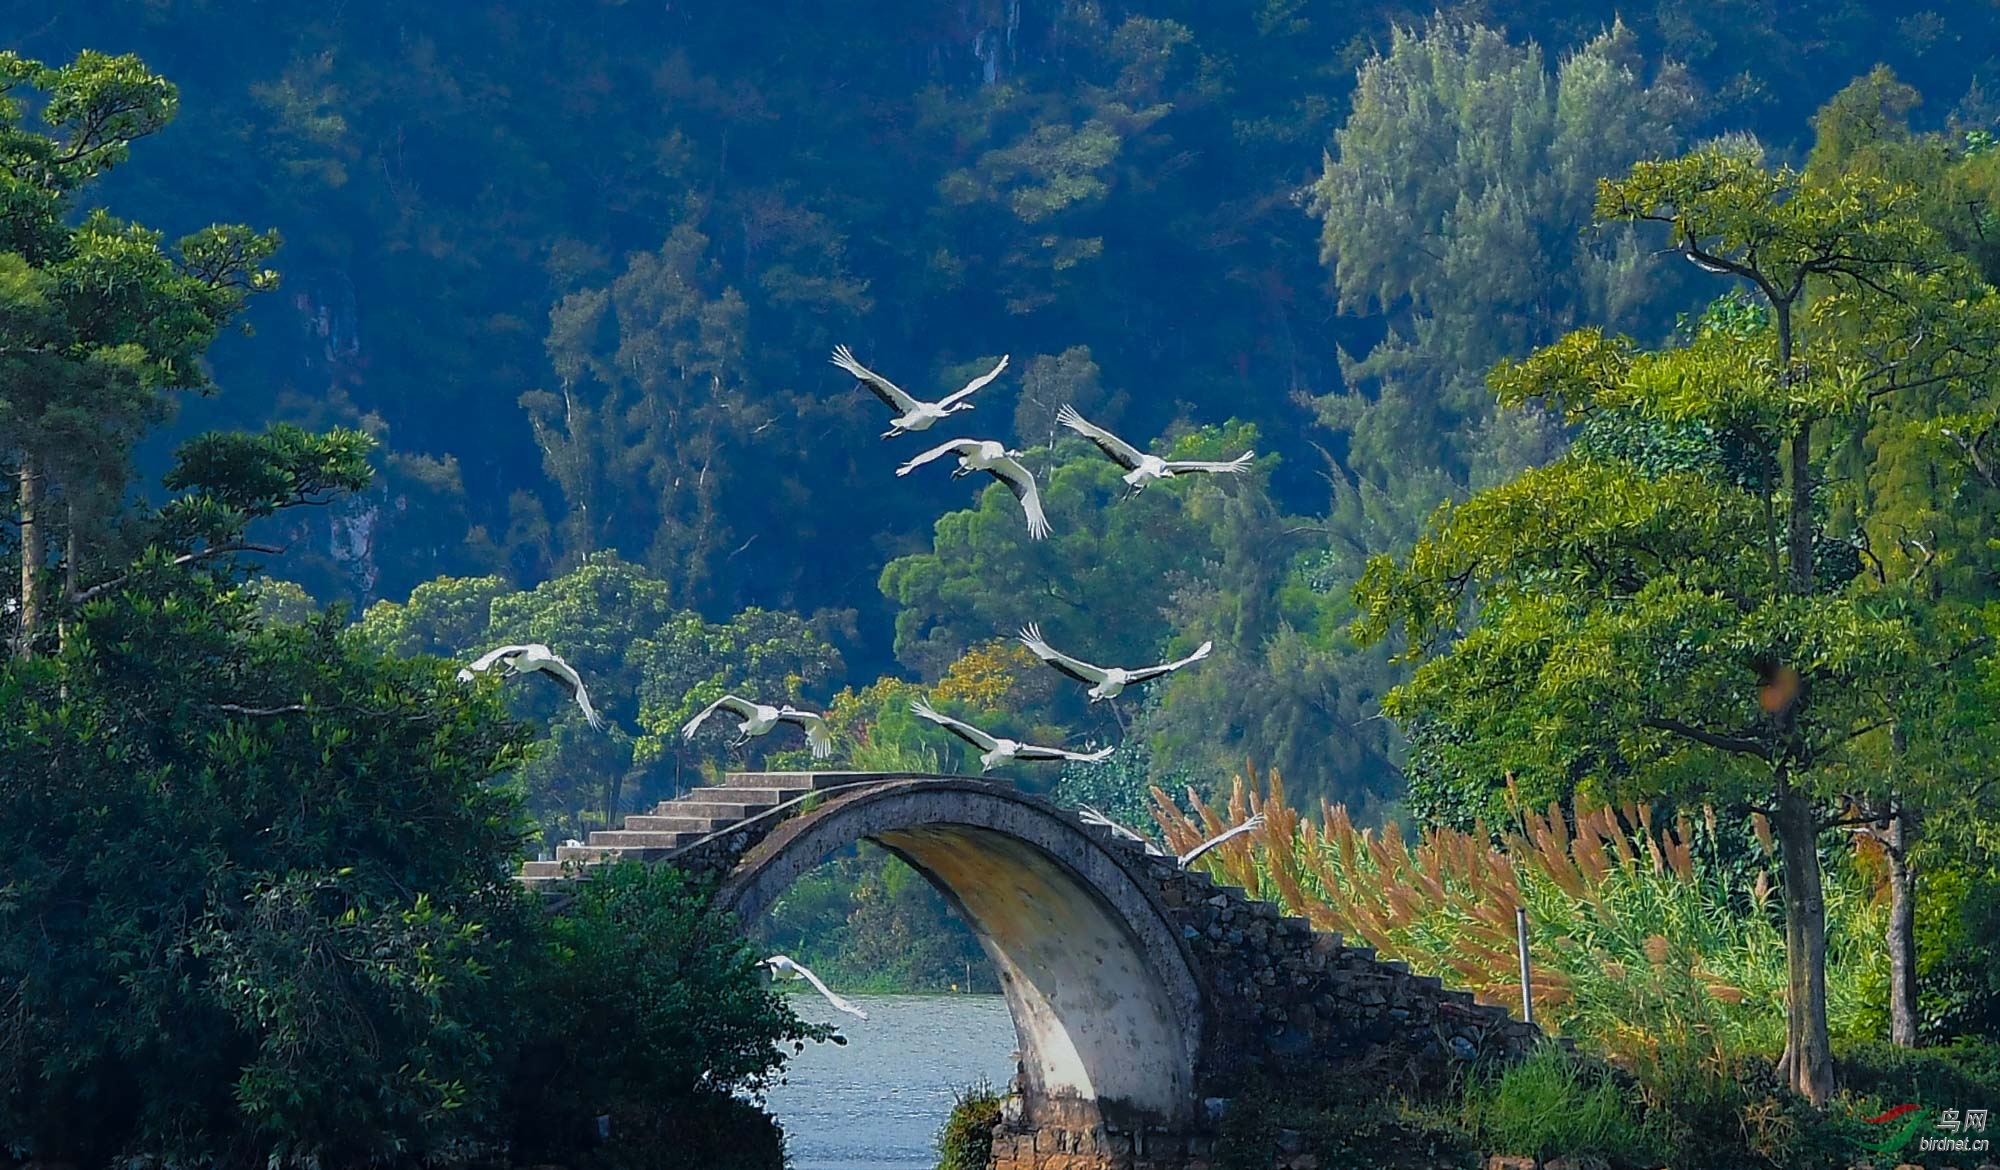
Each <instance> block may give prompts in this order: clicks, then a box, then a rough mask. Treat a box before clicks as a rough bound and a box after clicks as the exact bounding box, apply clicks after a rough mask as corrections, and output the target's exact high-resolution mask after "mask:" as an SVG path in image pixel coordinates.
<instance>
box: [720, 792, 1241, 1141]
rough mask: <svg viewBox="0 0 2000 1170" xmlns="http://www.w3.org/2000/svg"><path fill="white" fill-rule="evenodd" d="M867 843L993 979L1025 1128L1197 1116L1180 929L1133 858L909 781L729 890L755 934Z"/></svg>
mask: <svg viewBox="0 0 2000 1170" xmlns="http://www.w3.org/2000/svg"><path fill="white" fill-rule="evenodd" d="M864 840H865V841H872V842H874V843H875V844H877V845H880V846H881V847H882V848H884V849H886V850H888V851H889V852H891V853H893V854H895V855H896V856H897V857H899V858H901V859H902V860H903V861H904V862H906V863H908V864H909V865H910V866H911V867H912V868H913V869H915V870H916V871H917V872H918V873H919V874H921V875H923V877H924V878H925V879H926V880H928V881H929V882H930V883H931V884H932V885H933V886H934V887H935V888H936V889H937V890H938V891H939V892H940V893H941V894H942V895H943V896H944V898H945V899H946V901H947V902H949V903H950V905H951V907H952V909H953V910H954V911H955V912H956V913H958V915H959V916H960V917H961V918H962V919H963V920H964V921H965V922H966V923H967V924H968V925H969V926H970V927H971V929H972V932H973V934H974V936H975V937H976V938H977V939H978V940H979V943H980V947H981V949H983V950H984V951H985V952H986V955H987V957H988V959H989V960H990V961H991V962H992V964H993V967H994V969H995V970H996V972H997V973H998V975H999V981H1000V988H1001V993H1002V995H1003V996H1005V998H1006V1002H1007V1007H1008V1011H1009V1013H1010V1014H1011V1015H1012V1017H1013V1021H1014V1030H1015V1033H1016V1038H1017V1041H1018V1048H1019V1052H1020V1061H1021V1079H1022V1084H1021V1089H1022V1107H1023V1110H1024V1115H1025V1119H1026V1120H1028V1121H1030V1122H1035V1123H1047V1124H1062V1125H1073V1124H1081V1125H1085V1126H1088V1125H1092V1124H1094V1123H1097V1122H1103V1123H1107V1124H1110V1125H1113V1126H1116V1127H1118V1128H1122V1129H1140V1128H1157V1127H1169V1126H1176V1125H1179V1124H1182V1123H1184V1122H1185V1121H1187V1120H1188V1115H1189V1113H1190V1111H1191V1107H1192V1099H1193V1086H1194V1064H1195V1058H1196V1054H1197V1053H1198V1052H1199V1051H1200V1041H1201V1030H1202V1022H1203V1021H1202V1018H1201V1010H1202V1009H1201V1004H1202V1000H1201V996H1200V993H1199V988H1198V985H1197V983H1196V980H1195V976H1194V973H1193V970H1192V968H1191V966H1190V964H1189V961H1188V958H1187V955H1186V952H1185V950H1184V949H1183V946H1182V942H1181V939H1180V938H1179V935H1178V933H1177V928H1176V927H1175V926H1174V925H1173V924H1172V923H1171V921H1170V920H1169V919H1168V917H1167V915H1166V913H1165V911H1164V908H1163V907H1161V906H1160V905H1159V904H1158V902H1157V895H1156V894H1155V893H1153V892H1152V889H1151V887H1150V884H1149V883H1147V882H1145V881H1144V880H1142V879H1143V875H1140V874H1135V873H1134V872H1132V870H1131V869H1130V868H1128V867H1129V866H1131V865H1133V864H1143V863H1135V862H1134V861H1133V859H1131V858H1130V857H1128V856H1124V855H1123V852H1122V851H1120V852H1119V853H1114V852H1113V851H1112V850H1110V849H1107V848H1106V847H1105V845H1104V844H1103V843H1102V842H1101V841H1100V840H1098V839H1097V838H1096V837H1094V836H1093V835H1092V834H1091V833H1090V832H1089V831H1087V830H1085V829H1084V828H1083V827H1082V826H1081V825H1079V824H1078V823H1077V822H1076V821H1075V820H1074V819H1073V818H1070V817H1066V816H1064V815H1063V814H1061V813H1060V812H1058V811H1057V810H1056V809H1054V808H1053V807H1052V806H1049V805H1047V804H1045V803H1043V802H1041V801H1039V800H1035V799H1033V798H1030V797H1026V796H1024V795H1022V794H1020V793H1018V792H1014V791H1012V790H1010V789H1005V788H1002V787H1000V786H998V785H991V784H986V783H982V782H976V781H948V780H906V781H897V782H892V783H889V784H885V785H882V786H880V787H876V788H871V789H868V790H865V791H862V792H859V793H855V794H852V795H848V796H845V797H840V798H835V799H833V800H830V801H829V802H828V803H827V804H826V805H824V806H823V807H821V808H819V809H817V810H815V811H814V812H811V813H807V814H804V815H801V816H798V817H796V818H794V819H792V820H790V821H787V822H786V823H785V824H783V825H781V826H779V827H778V828H777V829H776V830H774V831H773V832H772V833H771V834H770V835H769V836H768V837H766V838H765V839H764V840H763V841H761V842H759V843H758V844H757V845H756V846H755V847H753V848H752V849H751V850H750V851H749V852H748V853H747V854H745V856H744V857H743V858H742V860H741V861H740V862H739V863H738V864H737V866H736V867H735V869H734V870H733V871H732V872H731V873H730V874H729V876H728V877H727V878H726V879H725V880H724V882H723V884H722V887H721V889H720V891H719V892H718V896H717V906H718V909H721V910H725V911H728V912H731V913H734V914H736V915H737V916H738V918H739V919H740V920H741V921H743V922H745V923H746V924H747V923H751V922H754V921H756V920H757V919H758V918H759V917H761V916H762V915H763V913H764V912H765V911H766V910H768V909H769V908H770V907H771V905H772V904H773V903H774V902H775V901H776V900H777V899H778V897H779V895H781V894H782V893H783V892H784V891H785V889H786V888H788V887H789V886H790V885H791V883H792V882H793V881H795V880H797V879H798V878H799V877H800V876H801V875H803V874H805V873H807V872H809V871H811V870H812V869H814V868H816V867H817V866H818V865H819V864H820V863H821V862H823V861H824V860H826V859H827V858H828V857H829V856H831V855H832V854H833V853H834V852H835V851H837V850H840V849H842V848H844V847H846V846H848V845H852V844H854V843H855V842H857V841H864Z"/></svg>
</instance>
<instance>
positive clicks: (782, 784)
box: [722, 772, 893, 793]
mask: <svg viewBox="0 0 2000 1170" xmlns="http://www.w3.org/2000/svg"><path fill="white" fill-rule="evenodd" d="M878 779H879V780H887V779H893V777H890V776H885V775H883V774H881V773H877V772H730V773H728V774H727V775H725V776H723V778H722V782H723V784H725V785H727V786H728V787H730V788H797V789H799V790H801V792H802V793H804V792H813V791H817V790H818V789H821V788H833V787H836V786H838V785H841V784H852V783H854V782H855V781H857V780H878Z"/></svg>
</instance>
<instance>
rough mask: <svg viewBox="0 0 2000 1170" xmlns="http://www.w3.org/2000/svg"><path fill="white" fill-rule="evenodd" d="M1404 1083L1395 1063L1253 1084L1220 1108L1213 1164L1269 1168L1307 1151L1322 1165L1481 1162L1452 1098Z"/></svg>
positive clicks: (1404, 1166)
mask: <svg viewBox="0 0 2000 1170" xmlns="http://www.w3.org/2000/svg"><path fill="white" fill-rule="evenodd" d="M1406 1088H1407V1087H1406V1086H1404V1085H1402V1084H1400V1083H1398V1082H1397V1080H1396V1078H1395V1077H1394V1075H1393V1070H1392V1069H1391V1068H1389V1067H1386V1066H1378V1065H1375V1064H1363V1065H1361V1066H1358V1067H1353V1068H1349V1069H1346V1070H1343V1071H1342V1072H1341V1073H1338V1074H1329V1073H1327V1072H1326V1071H1325V1070H1313V1069H1298V1070H1294V1071H1292V1072H1290V1073H1287V1074H1283V1075H1280V1076H1276V1077H1273V1078H1270V1079H1268V1080H1263V1081H1256V1082H1252V1083H1250V1084H1248V1085H1245V1086H1243V1088H1242V1089H1241V1090H1239V1091H1238V1093H1237V1094H1236V1095H1235V1096H1234V1097H1231V1098H1230V1099H1229V1102H1228V1105H1227V1107H1226V1109H1225V1110H1224V1112H1223V1115H1222V1124H1221V1127H1220V1132H1219V1133H1218V1134H1217V1137H1216V1144H1215V1164H1216V1166H1217V1167H1218V1168H1220V1170H1267V1168H1268V1167H1270V1166H1271V1165H1272V1164H1273V1162H1274V1159H1277V1158H1280V1157H1281V1156H1282V1157H1295V1156H1297V1155H1299V1154H1306V1155H1309V1156H1311V1157H1312V1158H1313V1159H1314V1160H1315V1161H1316V1164H1317V1165H1318V1166H1319V1167H1320V1170H1451V1168H1453V1167H1468V1168H1469V1167H1473V1166H1476V1165H1478V1159H1477V1158H1476V1157H1475V1155H1474V1152H1473V1146H1472V1145H1471V1143H1470V1142H1469V1141H1468V1135H1467V1133H1466V1132H1465V1130H1464V1127H1463V1125H1462V1124H1461V1122H1460V1119H1459V1118H1458V1116H1457V1115H1456V1110H1455V1109H1454V1108H1452V1107H1451V1105H1450V1103H1449V1101H1448V1099H1447V1098H1446V1097H1445V1096H1443V1095H1441V1094H1438V1093H1433V1094H1430V1095H1421V1096H1412V1095H1410V1094H1409V1093H1408V1092H1406ZM1279 1164H1282V1162H1279Z"/></svg>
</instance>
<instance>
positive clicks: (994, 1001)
mask: <svg viewBox="0 0 2000 1170" xmlns="http://www.w3.org/2000/svg"><path fill="white" fill-rule="evenodd" d="M849 998H851V999H853V1000H854V1001H855V1003H856V1004H858V1005H859V1006H860V1007H861V1009H862V1010H863V1011H865V1012H867V1013H868V1018H867V1019H866V1020H857V1019H855V1018H854V1017H853V1016H845V1015H841V1014H840V1013H839V1012H836V1011H834V1010H833V1009H832V1008H831V1007H828V1006H827V1003H826V1001H825V1000H823V999H821V998H819V997H818V996H816V995H801V996H797V997H796V998H794V999H793V1000H792V1006H793V1008H794V1009H795V1010H796V1011H797V1012H798V1013H799V1015H800V1016H802V1017H804V1018H806V1019H808V1020H815V1021H822V1022H827V1023H836V1024H838V1025H839V1026H840V1031H841V1034H842V1035H844V1036H846V1037H847V1045H846V1047H840V1046H838V1045H834V1044H809V1045H807V1046H806V1050H805V1051H804V1052H802V1053H800V1054H799V1055H798V1056H795V1057H793V1058H792V1061H791V1063H790V1064H789V1065H788V1066H787V1071H786V1074H785V1075H786V1083H785V1084H782V1085H773V1086H772V1087H771V1092H770V1095H769V1098H768V1100H767V1107H768V1108H769V1109H770V1111H771V1113H772V1114H773V1115H774V1116H776V1117H777V1119H778V1124H780V1125H782V1126H784V1127H785V1148H786V1150H787V1151H788V1152H789V1153H790V1155H791V1164H792V1167H793V1170H933V1168H934V1167H935V1166H936V1165H937V1147H936V1144H935V1138H936V1137H937V1131H938V1127H939V1126H941V1125H943V1124H944V1119H945V1117H946V1115H947V1114H949V1113H950V1112H951V1104H952V1090H953V1089H961V1088H964V1087H965V1086H967V1085H970V1084H972V1083H973V1082H975V1081H978V1080H981V1079H984V1080H985V1081H986V1082H987V1083H988V1084H989V1085H992V1086H993V1087H995V1088H1004V1087H1005V1086H1006V1084H1007V1080H1008V1078H1009V1077H1012V1076H1013V1075H1014V1056H1013V1053H1014V1023H1013V1021H1012V1020H1011V1019H1010V1018H1008V1015H1007V1004H1006V1001H1005V1000H1003V999H1001V998H1000V997H999V996H997V995H856V996H850V997H849Z"/></svg>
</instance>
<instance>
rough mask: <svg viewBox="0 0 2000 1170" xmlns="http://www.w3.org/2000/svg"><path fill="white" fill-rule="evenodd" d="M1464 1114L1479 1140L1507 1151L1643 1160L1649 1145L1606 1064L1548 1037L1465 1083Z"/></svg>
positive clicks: (1633, 1112)
mask: <svg viewBox="0 0 2000 1170" xmlns="http://www.w3.org/2000/svg"><path fill="white" fill-rule="evenodd" d="M1465 1116H1466V1121H1467V1125H1468V1128H1469V1129H1470V1130H1471V1132H1472V1133H1474V1134H1476V1135H1477V1136H1478V1139H1479V1141H1480V1142H1481V1143H1482V1145H1483V1146H1484V1147H1485V1148H1488V1149H1492V1150H1496V1151H1501V1152H1505V1153H1509V1154H1526V1155H1532V1156H1533V1157H1536V1158H1544V1159H1546V1158H1554V1157H1564V1158H1572V1159H1574V1158H1578V1157H1596V1158H1602V1159H1604V1160H1607V1161H1609V1160H1612V1159H1630V1160H1645V1159H1646V1158H1647V1155H1648V1153H1649V1152H1650V1147H1651V1145H1652V1143H1651V1141H1650V1140H1649V1135H1647V1134H1646V1133H1645V1132H1644V1130H1643V1126H1642V1123H1641V1120H1640V1118H1639V1117H1638V1116H1637V1110H1636V1109H1635V1107H1634V1106H1633V1104H1631V1103H1630V1102H1629V1099H1628V1096H1627V1092H1626V1088H1625V1086H1622V1085H1620V1084H1619V1083H1618V1080H1617V1078H1616V1077H1614V1076H1613V1074H1612V1071H1611V1070H1610V1069H1609V1068H1608V1067H1606V1066H1604V1065H1602V1064H1599V1063H1595V1062H1590V1061H1586V1060H1583V1059H1579V1058H1577V1057H1574V1056H1572V1055H1570V1054H1569V1053H1566V1052H1564V1051H1563V1050H1562V1049H1560V1048H1557V1047H1555V1046H1554V1045H1546V1046H1544V1047H1542V1048H1541V1049H1539V1050H1538V1051H1536V1052H1535V1053H1534V1054H1533V1055H1532V1056H1530V1057H1528V1058H1527V1059H1526V1060H1522V1061H1520V1062H1518V1063H1516V1064H1514V1065H1512V1066H1510V1067H1508V1068H1506V1069H1504V1070H1502V1071H1500V1072H1499V1073H1498V1074H1496V1075H1493V1076H1490V1077H1488V1078H1486V1079H1483V1080H1481V1081H1478V1082H1475V1083H1474V1084H1473V1085H1471V1086H1470V1087H1469V1088H1468V1090H1467V1092H1466V1097H1465Z"/></svg>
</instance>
